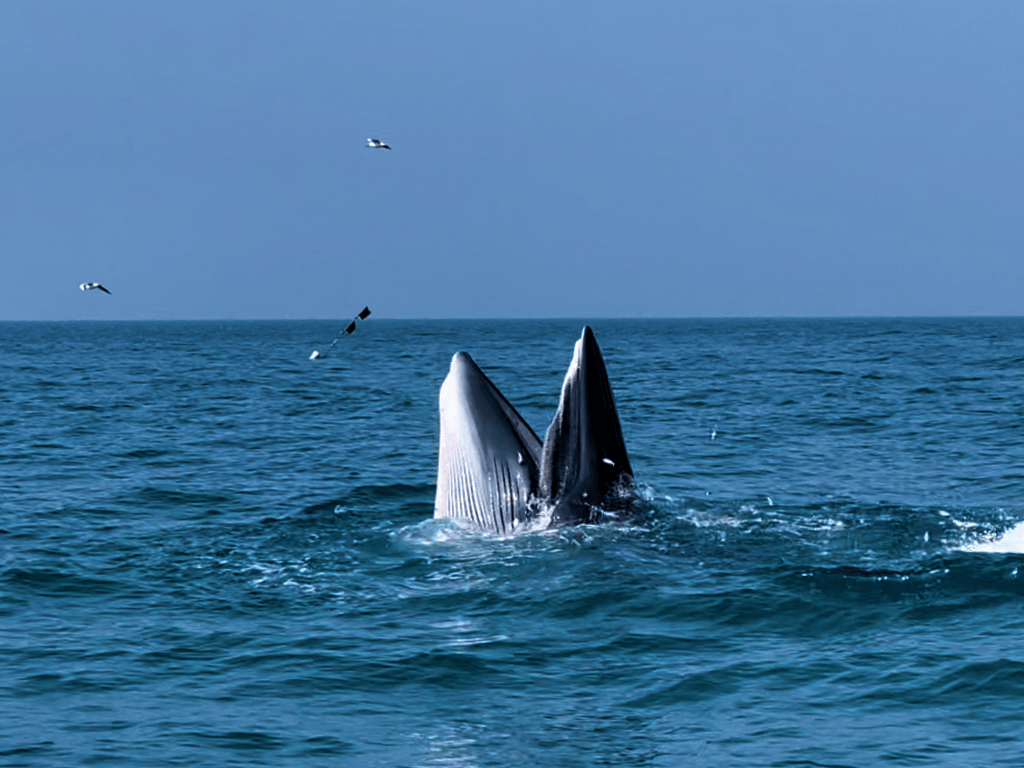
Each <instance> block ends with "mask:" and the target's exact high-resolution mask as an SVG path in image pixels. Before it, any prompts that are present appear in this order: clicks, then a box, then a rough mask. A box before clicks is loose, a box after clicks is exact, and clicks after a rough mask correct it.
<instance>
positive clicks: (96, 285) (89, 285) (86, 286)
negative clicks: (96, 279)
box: [78, 283, 113, 295]
mask: <svg viewBox="0 0 1024 768" xmlns="http://www.w3.org/2000/svg"><path fill="white" fill-rule="evenodd" d="M78 287H79V288H81V289H82V290H83V291H91V290H92V289H93V288H99V289H100V290H101V291H103V292H104V293H110V291H108V290H107V289H106V288H104V287H103V286H102V285H100V284H99V283H82V284H81V285H80V286H78ZM111 295H113V294H111Z"/></svg>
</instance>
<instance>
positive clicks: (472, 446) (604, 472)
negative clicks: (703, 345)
mask: <svg viewBox="0 0 1024 768" xmlns="http://www.w3.org/2000/svg"><path fill="white" fill-rule="evenodd" d="M439 409H440V415H441V434H440V442H439V448H438V463H437V496H436V498H435V502H434V517H435V518H451V519H456V520H462V521H465V522H469V523H472V524H474V525H476V526H478V527H480V528H482V529H484V530H487V531H490V532H493V533H495V534H498V535H509V534H511V533H512V532H513V531H515V530H516V529H518V528H519V527H520V526H522V525H523V524H524V523H526V522H537V521H538V520H541V519H543V518H544V517H545V516H546V515H549V516H550V522H551V524H552V525H559V524H574V523H587V522H597V521H598V520H599V519H600V517H601V511H602V509H606V508H621V507H622V506H624V505H625V504H626V503H627V500H628V499H630V498H631V497H632V493H631V490H632V475H633V470H632V467H631V466H630V463H629V456H628V454H627V453H626V446H625V443H624V441H623V439H622V429H621V426H620V424H619V416H618V412H617V411H616V409H615V400H614V397H613V395H612V389H611V384H610V383H609V381H608V373H607V370H606V368H605V365H604V359H603V358H602V356H601V350H600V348H599V347H598V346H597V341H596V339H595V338H594V333H593V331H592V330H591V329H590V328H589V327H585V328H584V329H583V334H582V336H581V337H580V339H579V341H577V342H576V348H575V351H574V354H573V359H572V363H571V364H570V365H569V370H568V371H567V373H566V375H565V381H564V382H563V384H562V394H561V398H560V400H559V404H558V411H557V413H556V414H555V418H554V420H553V421H552V422H551V426H550V427H549V428H548V431H547V435H546V437H545V439H544V442H543V443H541V441H540V439H539V438H538V437H537V435H536V434H535V433H534V432H533V430H532V429H531V428H530V426H529V425H528V424H527V423H526V421H525V420H524V419H523V418H522V416H520V415H519V413H518V412H517V411H516V410H515V408H514V407H513V406H512V405H511V403H509V402H508V400H506V399H505V397H504V396H503V395H502V394H501V392H500V391H499V390H498V388H497V387H496V386H495V385H494V384H493V383H492V382H491V380H490V379H488V378H487V376H486V375H485V374H484V373H483V371H481V370H480V368H479V366H477V364H476V363H475V362H474V361H473V359H472V358H471V357H470V356H469V355H468V354H466V353H465V352H459V353H457V354H456V355H455V356H454V357H453V358H452V363H451V368H450V369H449V372H448V376H447V377H446V378H445V380H444V383H443V384H442V385H441V393H440V397H439Z"/></svg>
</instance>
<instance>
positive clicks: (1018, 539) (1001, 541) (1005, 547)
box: [963, 523, 1024, 554]
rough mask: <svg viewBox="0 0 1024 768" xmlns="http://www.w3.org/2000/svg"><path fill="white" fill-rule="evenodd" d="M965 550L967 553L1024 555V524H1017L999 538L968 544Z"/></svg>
mask: <svg viewBox="0 0 1024 768" xmlns="http://www.w3.org/2000/svg"><path fill="white" fill-rule="evenodd" d="M963 549H964V551H965V552H1018V553H1020V554H1024V523H1017V525H1015V526H1014V527H1013V528H1011V529H1010V530H1008V531H1005V532H1004V533H1003V535H1002V536H999V537H998V538H995V539H985V540H982V541H976V542H974V543H973V544H966V545H964V547H963Z"/></svg>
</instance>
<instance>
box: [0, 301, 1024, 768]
mask: <svg viewBox="0 0 1024 768" xmlns="http://www.w3.org/2000/svg"><path fill="white" fill-rule="evenodd" d="M584 322H585V321H582V320H580V321H566V320H557V321H472V322H471V321H429V322H428V321H422V322H420V321H388V320H379V319H377V318H371V319H370V320H368V321H366V322H364V323H362V324H361V325H360V327H359V328H358V330H357V332H356V333H355V334H353V335H352V336H351V337H346V338H343V339H341V340H340V341H339V343H338V345H337V346H336V347H335V348H334V350H333V351H332V353H331V356H330V357H328V358H327V359H324V360H319V361H311V360H309V359H308V356H309V353H310V352H311V351H312V350H313V349H314V348H317V349H321V350H323V349H325V348H326V347H327V345H329V344H330V342H331V340H332V339H334V338H335V337H336V336H337V333H338V331H339V330H340V329H341V328H342V327H343V326H344V322H154V323H97V322H90V323H0V392H2V395H0V440H2V446H3V449H2V451H0V479H2V484H0V765H4V766H67V765H105V764H110V765H118V766H159V765H188V766H218V767H219V766H225V765H268V766H289V767H291V766H294V767H299V766H301V767H303V768H305V767H307V766H308V767H310V768H312V767H313V766H324V765H354V766H355V765H358V766H382V767H383V766H389V767H390V766H410V767H412V766H417V767H418V766H459V767H463V766H465V767H470V766H507V765H544V766H567V767H568V766H598V765H606V766H808V767H809V766H858V767H862V766H889V765H893V766H939V765H941V766H947V765H948V766H965V765H971V766H1019V765H1021V762H1022V757H1021V755H1022V754H1024V750H1022V747H1024V743H1022V739H1021V738H1020V736H1019V734H1020V732H1021V729H1022V723H1024V650H1022V649H1024V612H1022V608H1024V600H1022V595H1024V584H1022V576H1021V575H1020V574H1019V568H1020V567H1021V566H1022V565H1024V554H1020V548H1019V547H1018V546H1017V545H1016V544H1014V543H1013V542H1014V541H1015V540H1014V539H1013V538H1012V534H1013V532H1014V530H1015V526H1017V525H1018V524H1019V523H1021V522H1022V521H1024V319H1017V318H1007V319H937V320H929V319H879V320H875V319H871V320H781V319H780V320H706V321H705V320H621V321H620V320H611V321H610V320H595V321H591V324H592V325H593V327H594V330H595V332H596V334H597V338H598V341H599V343H600V344H601V347H602V349H603V351H604V355H605V360H606V362H607V365H608V369H609V374H610V376H611V379H612V384H613V387H614V389H615V394H616V397H617V401H618V404H619V412H620V417H621V421H622V425H623V432H624V435H625V439H626V443H627V446H628V448H629V450H630V454H631V459H632V463H633V467H634V470H635V472H636V476H637V480H638V482H639V483H640V486H641V489H642V493H643V496H644V499H645V507H646V508H645V511H644V512H643V513H642V514H640V515H639V516H638V517H637V518H635V519H632V520H609V521H607V522H605V523H603V524H601V525H596V526H586V527H578V528H566V529H561V530H554V531H545V532H535V533H530V534H526V535H521V536H516V537H513V538H509V539H496V538H491V537H488V536H484V535H480V534H476V533H473V532H472V531H467V530H463V529H460V528H459V527H458V526H457V525H455V524H453V523H451V522H435V521H433V520H432V519H431V514H432V508H433V495H434V483H435V479H436V478H435V472H436V451H437V429H438V419H437V393H438V388H439V387H440V384H441V381H442V380H443V378H444V376H445V374H446V372H447V368H448V364H449V362H450V360H451V356H452V354H453V353H454V352H456V351H458V350H466V351H468V352H470V353H471V354H472V355H473V357H474V359H475V360H476V361H477V362H478V363H479V364H480V365H481V367H482V368H483V369H484V370H485V372H486V373H487V374H488V375H489V376H490V377H491V379H492V380H493V381H494V382H495V383H496V384H497V385H498V386H499V387H500V388H501V390H502V391H503V392H504V394H505V395H506V396H507V397H508V398H509V400H510V401H511V402H512V403H513V404H515V405H516V406H517V407H518V408H519V409H520V411H521V412H522V414H523V415H524V416H525V417H526V419H527V420H528V421H529V422H530V423H531V424H532V425H533V427H534V429H535V430H536V431H537V432H538V433H539V434H541V435H542V436H543V433H544V430H545V429H546V428H547V424H548V422H549V421H550V419H551V417H552V415H553V414H554V410H555V407H556V405H557V400H558V393H559V389H560V386H561V382H562V378H563V376H564V375H565V370H566V367H567V366H568V364H569V360H570V358H571V355H572V346H573V343H574V342H575V340H576V339H577V338H578V336H579V333H580V329H581V328H582V325H583V323H584ZM1006 532H1010V533H1011V537H1008V538H1007V539H1004V540H1003V541H1004V542H1010V543H1009V544H1008V545H1006V546H1004V547H1003V549H1006V550H1009V551H1001V552H985V551H972V550H971V547H972V546H974V545H976V544H977V543H978V542H986V541H989V540H992V539H998V538H999V537H1000V536H1001V535H1003V534H1005V533H1006Z"/></svg>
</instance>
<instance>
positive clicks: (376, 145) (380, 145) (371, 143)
mask: <svg viewBox="0 0 1024 768" xmlns="http://www.w3.org/2000/svg"><path fill="white" fill-rule="evenodd" d="M366 146H368V147H369V148H370V149H391V147H389V146H388V145H387V144H385V143H384V142H383V141H381V140H380V139H367V140H366Z"/></svg>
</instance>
